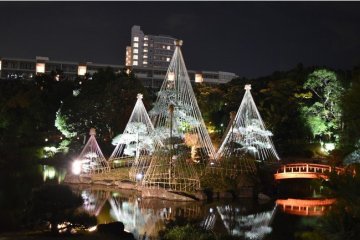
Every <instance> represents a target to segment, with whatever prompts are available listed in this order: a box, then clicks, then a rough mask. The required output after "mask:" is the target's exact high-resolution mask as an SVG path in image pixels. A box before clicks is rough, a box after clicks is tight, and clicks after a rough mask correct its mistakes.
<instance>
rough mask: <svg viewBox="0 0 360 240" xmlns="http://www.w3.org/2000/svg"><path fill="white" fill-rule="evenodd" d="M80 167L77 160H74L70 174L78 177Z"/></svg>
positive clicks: (79, 162) (80, 164)
mask: <svg viewBox="0 0 360 240" xmlns="http://www.w3.org/2000/svg"><path fill="white" fill-rule="evenodd" d="M81 167H82V163H81V161H79V160H75V161H74V162H73V164H72V168H71V170H72V173H73V174H75V175H79V174H80V173H81Z"/></svg>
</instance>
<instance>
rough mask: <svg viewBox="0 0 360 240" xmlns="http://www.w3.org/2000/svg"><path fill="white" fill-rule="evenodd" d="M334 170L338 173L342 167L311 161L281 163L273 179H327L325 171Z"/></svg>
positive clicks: (341, 170)
mask: <svg viewBox="0 0 360 240" xmlns="http://www.w3.org/2000/svg"><path fill="white" fill-rule="evenodd" d="M332 171H336V173H337V174H340V173H342V172H343V171H344V169H343V168H339V167H335V168H333V167H331V166H329V165H324V164H313V163H291V164H286V165H282V166H281V167H280V168H279V169H278V170H277V172H276V173H275V174H274V178H275V180H282V179H291V178H310V179H316V178H322V179H328V176H327V174H326V173H328V172H332Z"/></svg>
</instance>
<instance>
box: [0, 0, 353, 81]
mask: <svg viewBox="0 0 360 240" xmlns="http://www.w3.org/2000/svg"><path fill="white" fill-rule="evenodd" d="M0 22H1V25H0V56H3V57H20V58H34V57H35V56H48V57H50V59H54V60H68V61H92V62H98V63H114V64H124V56H125V46H126V45H128V44H129V42H130V29H131V26H132V25H135V24H136V25H140V26H141V27H142V29H143V31H144V32H145V34H146V33H148V34H166V35H171V36H174V37H178V38H181V39H183V40H184V46H183V48H182V50H183V54H184V57H185V62H186V64H187V67H188V68H189V69H195V70H215V71H216V70H221V71H231V72H235V73H237V74H239V75H240V76H246V77H257V76H263V75H267V74H270V73H272V72H273V71H276V70H288V69H290V68H292V67H294V66H295V65H296V64H297V63H299V62H302V63H303V64H305V66H310V65H326V66H329V67H332V68H342V69H351V68H352V67H353V66H354V65H359V64H360V2H347V3H334V2H320V3H311V2H310V3H309V2H298V3H291V2H290V3H284V2H277V3H271V2H248V3H246V2H235V3H234V2H228V3H216V2H200V3H194V2H151V3H150V2H107V3H94V2H92V3H85V2H77V3H71V2H57V3H41V2H40V3H39V2H38V3H34V2H32V3H31V2H29V3H19V2H17V3H16V2H13V3H6V2H0Z"/></svg>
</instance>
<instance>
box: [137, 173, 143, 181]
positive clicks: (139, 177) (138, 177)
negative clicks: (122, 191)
mask: <svg viewBox="0 0 360 240" xmlns="http://www.w3.org/2000/svg"><path fill="white" fill-rule="evenodd" d="M142 178H143V175H142V174H141V173H138V174H136V180H138V181H140V180H141V179H142Z"/></svg>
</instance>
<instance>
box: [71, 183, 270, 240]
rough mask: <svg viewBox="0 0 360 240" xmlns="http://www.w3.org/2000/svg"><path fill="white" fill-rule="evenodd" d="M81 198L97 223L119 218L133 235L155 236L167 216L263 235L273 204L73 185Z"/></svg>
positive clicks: (206, 226) (234, 232)
mask: <svg viewBox="0 0 360 240" xmlns="http://www.w3.org/2000/svg"><path fill="white" fill-rule="evenodd" d="M73 190H74V191H75V192H77V193H79V194H81V196H82V197H83V199H84V205H83V208H84V210H86V211H87V212H88V213H90V214H92V215H94V216H97V218H98V223H108V222H113V221H121V222H123V223H124V225H125V230H126V231H129V232H131V233H133V234H134V236H135V237H136V239H139V238H143V239H157V237H158V234H159V231H161V230H164V229H165V227H166V224H167V223H169V221H170V220H173V221H177V220H179V219H187V222H188V220H192V221H194V222H196V223H198V224H199V225H200V226H202V227H203V228H204V229H207V230H212V231H215V232H220V233H228V234H230V235H233V236H238V237H242V238H244V239H263V238H264V236H265V235H266V234H267V233H269V232H271V230H272V229H271V221H272V218H273V216H274V214H275V211H276V207H274V204H273V203H272V204H269V206H262V205H258V204H256V203H254V202H252V201H251V200H248V201H243V200H242V201H236V202H233V201H228V202H225V201H222V202H213V203H204V202H171V201H167V200H161V199H142V198H140V197H139V194H138V192H136V191H131V190H116V191H112V190H110V189H107V188H101V187H95V186H91V187H90V186H80V185H77V186H73Z"/></svg>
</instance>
